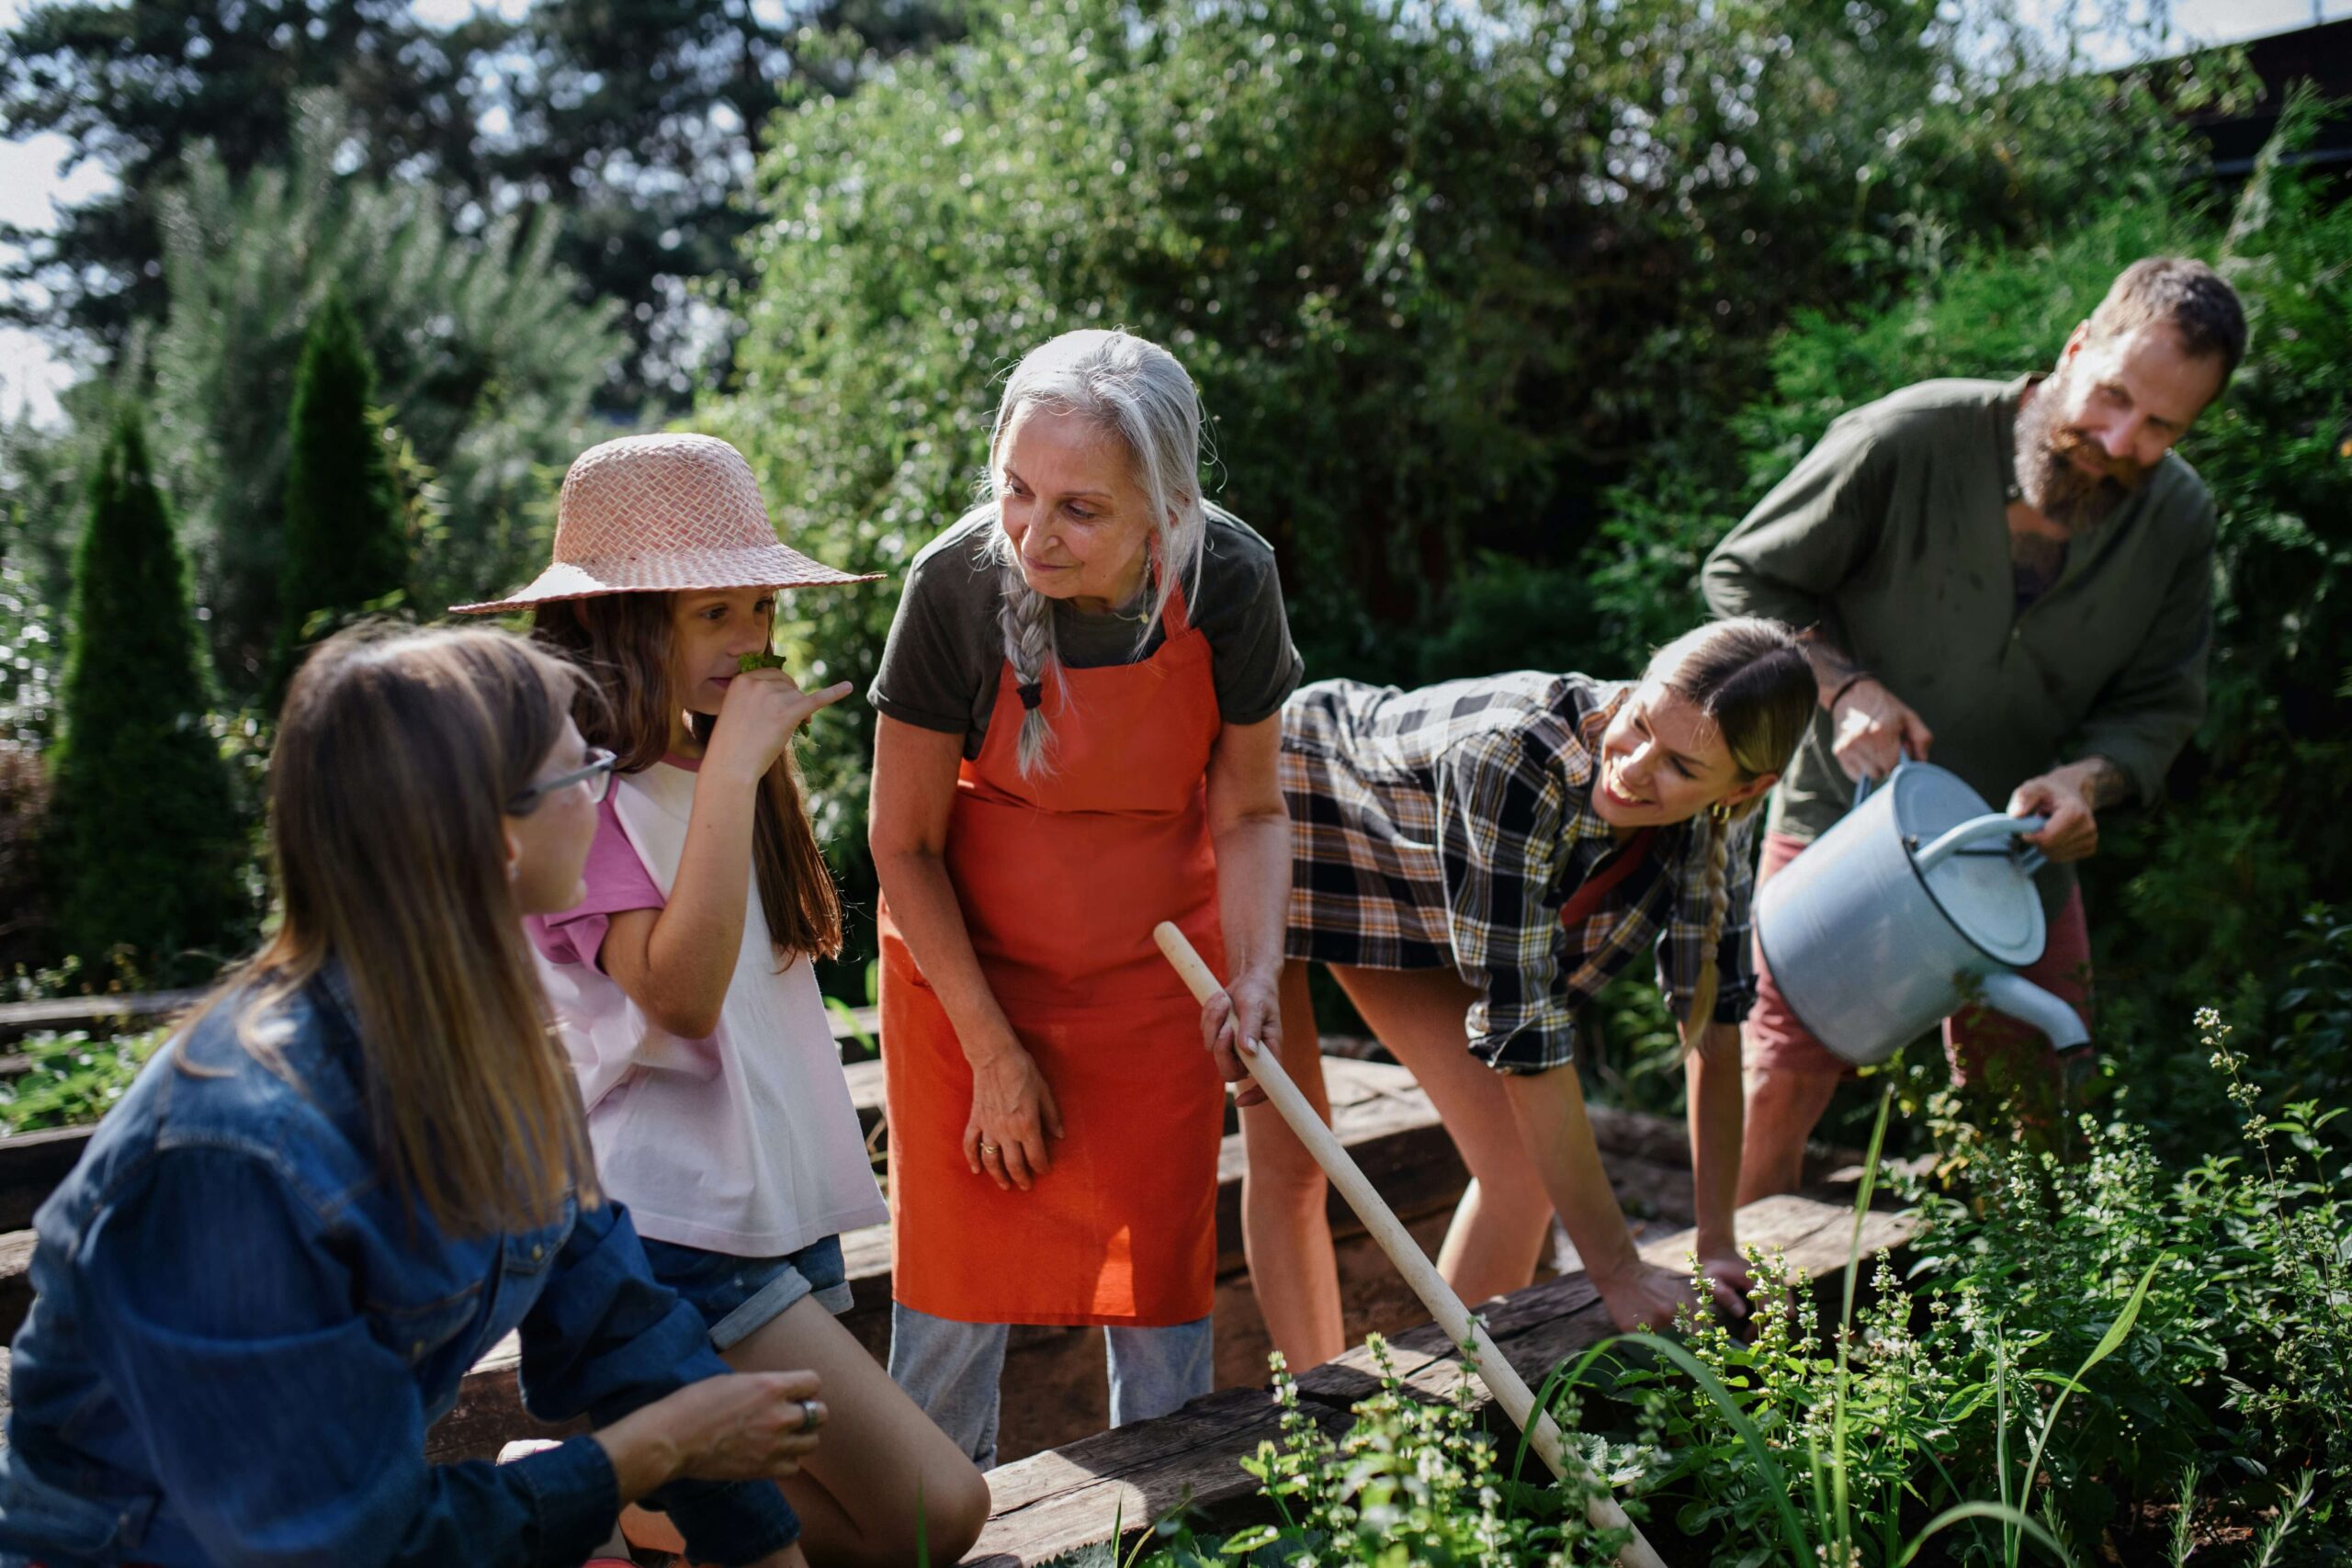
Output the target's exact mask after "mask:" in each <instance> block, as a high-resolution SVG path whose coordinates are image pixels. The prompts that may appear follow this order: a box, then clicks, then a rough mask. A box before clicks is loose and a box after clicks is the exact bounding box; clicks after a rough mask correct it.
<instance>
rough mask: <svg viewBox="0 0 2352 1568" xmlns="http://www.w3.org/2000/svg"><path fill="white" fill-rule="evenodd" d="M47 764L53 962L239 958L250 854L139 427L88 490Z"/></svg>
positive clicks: (125, 430)
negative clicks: (59, 731) (111, 957)
mask: <svg viewBox="0 0 2352 1568" xmlns="http://www.w3.org/2000/svg"><path fill="white" fill-rule="evenodd" d="M88 495H89V513H88V517H87V520H86V521H85V524H84V525H83V530H82V540H81V546H80V548H79V550H78V551H77V553H76V555H75V558H74V608H73V616H72V622H71V628H72V629H71V632H70V637H69V643H68V647H67V652H66V660H65V674H64V679H63V681H62V683H61V698H62V701H61V706H62V716H63V726H62V728H63V735H62V739H60V740H59V742H58V743H57V745H56V747H55V748H54V749H53V750H52V751H51V756H50V762H51V779H52V789H53V795H52V804H51V821H52V822H53V824H54V827H53V829H52V832H51V838H50V840H49V843H48V845H47V849H46V858H47V859H48V861H49V870H50V874H51V884H52V886H53V887H54V889H55V893H54V902H55V908H56V915H57V941H58V945H59V947H60V948H61V949H62V951H63V952H66V953H76V954H79V955H81V956H83V957H85V959H89V960H92V961H96V960H98V959H100V958H102V957H103V956H105V955H107V954H109V953H116V952H118V951H121V952H124V953H128V954H129V955H130V959H131V961H132V962H133V964H135V965H136V966H137V967H138V968H139V970H140V972H141V973H142V974H144V975H145V976H148V977H150V978H153V979H157V980H170V979H173V978H176V977H180V976H187V975H191V974H209V972H210V970H211V968H212V967H213V966H214V964H213V963H211V962H208V961H206V960H205V959H204V958H202V957H201V956H200V953H203V952H206V951H209V953H212V954H214V955H215V956H216V959H217V956H218V955H220V954H222V953H228V952H230V951H232V950H234V949H235V948H237V947H239V946H242V945H243V942H244V941H245V939H246V937H247V935H248V933H249V930H250V916H251V907H250V903H249V900H248V898H247V896H246V889H245V886H244V882H243V872H244V867H245V863H246V860H247V852H248V844H247V839H246V834H245V831H244V829H243V825H242V824H241V822H240V821H239V815H238V812H237V809H236V800H235V797H234V794H233V791H232V786H231V781H230V775H229V771H228V768H227V765H226V764H225V763H224V762H223V761H222V760H221V755H220V744H219V742H218V741H217V740H216V739H214V737H213V734H212V730H211V728H210V725H209V718H208V714H207V706H208V703H207V698H208V695H209V692H208V685H209V682H208V680H207V672H206V663H205V659H204V650H203V647H202V645H201V644H200V643H199V642H198V639H197V635H196V625H195V622H194V620H193V619H192V618H191V615H190V613H189V606H188V598H187V566H186V563H185V562H184V560H183V559H182V558H181V555H180V550H179V546H178V544H177V543H176V542H175V539H174V537H173V534H172V521H171V515H170V513H169V510H168V509H167V508H166V506H165V505H164V497H163V492H162V491H160V490H158V489H157V488H156V485H155V482H154V479H153V476H152V475H151V474H150V472H149V470H148V462H147V445H146V439H145V436H144V434H143V433H142V431H141V425H140V422H139V420H138V418H137V416H136V415H134V414H130V413H125V414H123V415H122V416H120V418H119V422H118V423H117V425H116V428H115V432H114V435H113V439H112V440H111V441H110V442H109V443H108V445H107V448H106V451H105V454H104V457H103V458H102V460H101V461H100V462H99V464H98V466H97V467H96V470H95V471H94V472H93V473H92V474H91V476H90V480H89V491H88Z"/></svg>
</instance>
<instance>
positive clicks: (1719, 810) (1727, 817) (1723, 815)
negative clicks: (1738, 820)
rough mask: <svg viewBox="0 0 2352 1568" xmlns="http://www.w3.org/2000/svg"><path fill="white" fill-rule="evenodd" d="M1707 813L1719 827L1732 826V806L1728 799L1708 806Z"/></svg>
mask: <svg viewBox="0 0 2352 1568" xmlns="http://www.w3.org/2000/svg"><path fill="white" fill-rule="evenodd" d="M1707 815H1708V817H1709V818H1712V819H1713V822H1714V824H1715V826H1716V827H1718V828H1728V827H1730V826H1731V806H1730V803H1729V802H1727V801H1721V800H1719V801H1717V802H1715V803H1714V804H1713V806H1711V807H1707Z"/></svg>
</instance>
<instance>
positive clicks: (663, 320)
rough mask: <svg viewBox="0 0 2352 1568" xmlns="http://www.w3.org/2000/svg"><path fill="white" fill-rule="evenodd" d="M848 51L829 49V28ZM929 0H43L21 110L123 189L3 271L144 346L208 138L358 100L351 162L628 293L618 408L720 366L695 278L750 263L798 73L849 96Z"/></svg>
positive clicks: (804, 81) (622, 300) (265, 142)
mask: <svg viewBox="0 0 2352 1568" xmlns="http://www.w3.org/2000/svg"><path fill="white" fill-rule="evenodd" d="M812 22H813V23H817V24H820V25H822V26H824V27H826V28H834V29H840V30H842V31H845V32H846V33H847V34H848V35H849V37H850V38H851V39H852V40H853V41H852V46H851V47H850V48H849V49H847V50H846V51H843V50H842V49H837V48H822V49H809V48H805V47H803V46H802V40H801V39H800V37H799V32H798V29H800V28H803V27H804V26H805V25H808V24H809V23H812ZM942 25H943V24H942V21H941V18H940V17H939V15H938V14H937V12H936V11H935V10H934V9H933V8H932V7H931V6H928V5H926V4H923V3H922V0H820V4H817V5H815V6H806V7H793V8H789V9H788V8H786V7H784V6H766V5H755V4H752V0H721V3H718V4H709V3H703V0H538V3H537V4H535V5H533V6H531V7H530V8H529V9H528V10H527V11H526V12H525V13H524V15H523V16H522V17H520V18H519V19H518V20H515V21H506V20H502V19H501V18H500V17H497V16H496V15H494V14H493V13H492V12H490V11H487V10H483V11H477V12H476V13H475V14H474V15H473V16H471V17H469V18H468V19H467V20H466V21H464V22H462V23H460V24H458V26H456V27H453V28H436V27H432V26H428V25H427V24H425V23H424V22H423V21H421V20H419V19H418V17H417V15H416V12H415V8H414V7H413V6H411V5H410V4H409V3H408V0H141V3H140V4H138V5H135V6H122V5H114V4H106V3H98V0H51V3H50V4H46V5H42V4H36V5H34V6H32V7H31V8H29V9H28V11H27V12H26V14H25V16H24V17H23V18H22V19H21V20H19V21H18V22H17V25H16V26H15V27H14V28H10V29H9V30H8V32H7V44H8V48H7V49H6V50H5V51H0V126H5V133H6V134H7V135H9V136H12V137H22V136H26V135H29V134H31V133H33V132H36V131H42V130H51V131H55V132H58V133H59V134H61V135H62V136H64V137H65V138H66V139H67V140H68V141H70V142H71V143H72V145H73V148H74V158H75V160H76V161H79V160H82V159H91V160H95V161H96V163H97V164H99V165H100V166H101V167H103V168H105V169H107V171H109V172H110V173H111V174H112V175H114V176H115V179H116V181H117V186H116V188H115V189H114V190H112V191H110V192H109V193H107V194H106V195H104V196H101V197H96V199H94V200H91V201H89V202H86V203H85V204H84V205H82V206H80V207H77V208H76V209H74V210H73V211H71V212H70V213H68V214H66V215H65V217H64V219H63V220H62V224H61V225H60V227H59V229H58V231H56V232H55V233H54V234H51V235H23V234H13V235H8V236H6V237H7V238H12V239H17V240H19V241H21V242H23V243H25V244H26V252H25V254H24V256H23V257H22V258H21V259H20V260H18V261H17V262H16V263H14V264H12V265H9V266H8V267H7V268H6V269H5V270H0V276H6V277H8V278H10V279H12V280H14V281H16V282H17V283H18V284H19V285H20V286H21V285H24V284H33V285H36V286H37V287H36V288H33V289H30V290H27V291H25V292H24V298H25V299H27V300H28V301H32V302H34V308H36V309H37V310H38V313H39V316H40V322H39V324H41V325H45V326H52V327H53V326H56V325H58V324H60V323H61V322H62V323H64V324H69V325H71V326H72V327H74V328H76V329H79V330H81V331H83V332H85V333H90V334H92V335H94V336H95V337H96V339H97V340H98V341H99V342H100V343H102V344H105V345H107V347H108V348H110V349H119V348H121V347H125V346H128V345H129V344H130V343H131V341H132V340H133V337H134V335H135V332H134V329H135V328H136V327H137V326H138V325H139V324H140V323H141V322H153V321H160V320H161V319H162V318H163V316H164V312H165V310H166V307H167V304H168V299H167V290H166V284H165V279H164V235H163V232H162V228H161V224H162V220H163V203H164V193H165V192H166V191H167V190H169V189H170V188H171V186H173V185H174V184H175V181H176V179H177V169H178V165H179V164H180V162H181V160H182V159H183V158H184V157H186V156H187V154H188V153H190V152H193V151H194V150H195V149H196V147H197V146H198V144H199V143H204V144H208V145H209V147H210V148H211V149H212V155H213V156H215V157H216V158H217V159H218V160H219V161H220V164H221V166H222V167H223V168H224V169H225V170H226V171H227V172H228V174H229V175H230V176H231V177H232V178H234V179H243V178H244V177H246V176H248V175H252V174H254V172H255V171H257V170H260V169H263V168H266V167H269V166H274V165H282V164H285V163H287V162H288V160H289V159H290V158H291V157H293V156H294V154H295V152H296V150H297V148H298V147H299V145H300V140H301V135H302V129H301V127H302V119H303V115H304V112H305V111H304V108H303V103H304V101H305V95H306V94H308V93H311V92H313V91H316V90H320V89H325V90H329V91H332V92H333V93H334V95H335V98H336V101H337V102H338V103H340V104H341V105H342V106H344V109H345V117H346V118H345V123H344V127H343V129H344V130H345V131H346V132H347V134H348V138H349V139H348V141H345V142H343V143H342V144H341V146H340V147H339V149H338V152H339V155H340V156H341V157H342V158H343V159H344V160H345V161H344V163H342V164H340V165H339V167H341V168H342V170H343V171H344V172H345V173H357V174H362V175H368V176H369V177H370V178H374V179H379V180H386V179H397V180H399V181H401V182H403V183H410V184H421V185H424V186H430V187H432V188H433V191H434V199H435V200H436V201H437V202H438V203H439V204H440V205H441V207H442V209H443V212H444V215H445V216H446V217H447V218H448V219H449V220H451V221H452V222H453V223H454V224H456V225H457V226H458V229H459V231H461V232H472V231H474V230H475V229H477V228H479V227H480V226H481V224H483V223H485V222H487V221H489V220H490V219H491V218H492V216H498V215H503V216H507V217H512V218H515V219H518V220H523V221H525V222H528V221H530V220H533V219H534V218H535V217H537V215H538V214H540V213H541V212H543V211H545V210H548V209H552V210H553V211H555V212H556V213H558V214H560V216H561V218H562V219H563V225H562V227H561V229H560V231H559V235H558V239H557V255H558V257H559V259H560V260H561V261H562V262H563V264H564V265H566V266H567V267H568V268H570V269H571V276H572V281H573V287H574V288H575V291H576V297H577V298H578V299H579V300H580V302H581V303H582V304H587V303H590V302H593V301H600V300H607V299H609V300H614V301H616V302H617V303H618V305H619V307H620V314H621V323H622V325H623V327H624V328H625V330H626V331H627V332H628V333H629V335H630V338H631V347H630V352H629V354H628V358H627V364H626V367H616V371H615V374H614V375H613V376H612V378H609V379H608V380H607V381H606V382H605V384H604V386H603V388H602V389H601V390H602V401H603V402H604V403H605V405H606V406H608V407H610V408H613V409H615V410H616V411H618V412H627V411H628V410H632V409H634V408H636V407H637V406H638V405H639V401H640V400H643V399H645V398H647V397H649V396H650V397H651V398H652V399H654V400H657V401H659V400H673V401H674V400H684V398H685V397H686V396H688V395H689V393H690V392H691V389H692V388H691V381H690V378H692V377H694V376H695V375H697V374H701V373H705V372H707V371H710V370H714V369H718V368H723V365H724V356H725V351H726V349H727V347H728V341H729V340H728V333H727V332H726V330H725V323H724V320H723V317H722V316H721V315H720V314H719V313H718V312H716V311H714V310H713V309H712V308H711V307H710V306H709V305H708V304H707V303H704V302H700V301H698V300H697V299H696V298H695V293H694V289H693V287H692V286H693V285H694V284H695V281H696V280H697V279H702V278H706V277H714V278H718V279H722V280H723V279H726V278H729V277H731V276H735V275H736V271H737V267H738V262H737V256H736V250H735V241H736V238H737V236H738V235H740V234H741V231H742V230H743V228H744V226H745V224H746V223H747V221H748V219H747V217H746V216H745V215H744V214H743V213H742V211H741V208H740V205H739V204H738V202H737V200H736V197H737V196H738V194H739V193H740V191H741V187H742V185H743V182H744V180H745V178H746V176H747V175H749V173H750V171H751V165H752V141H753V137H754V134H755V132H756V130H757V129H758V127H759V126H760V124H761V122H762V121H763V119H765V118H767V116H768V115H769V114H770V113H771V112H772V111H773V110H774V109H775V105H776V101H777V96H778V94H779V92H780V91H781V90H782V89H783V88H784V87H785V86H786V85H787V84H789V85H791V86H792V87H793V88H794V89H795V90H799V91H809V92H818V93H837V92H843V91H847V90H848V89H849V87H850V86H851V85H853V84H854V82H855V81H856V80H857V79H858V78H859V76H861V75H862V74H863V73H865V71H866V70H868V69H870V68H871V66H872V63H873V62H874V61H875V60H876V58H878V57H879V56H881V55H887V54H890V53H895V52H897V51H900V50H903V49H906V48H908V47H910V46H912V45H915V44H918V43H921V42H923V41H925V40H927V39H931V38H933V37H934V36H936V35H937V34H938V32H939V30H940V28H941V27H942Z"/></svg>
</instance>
